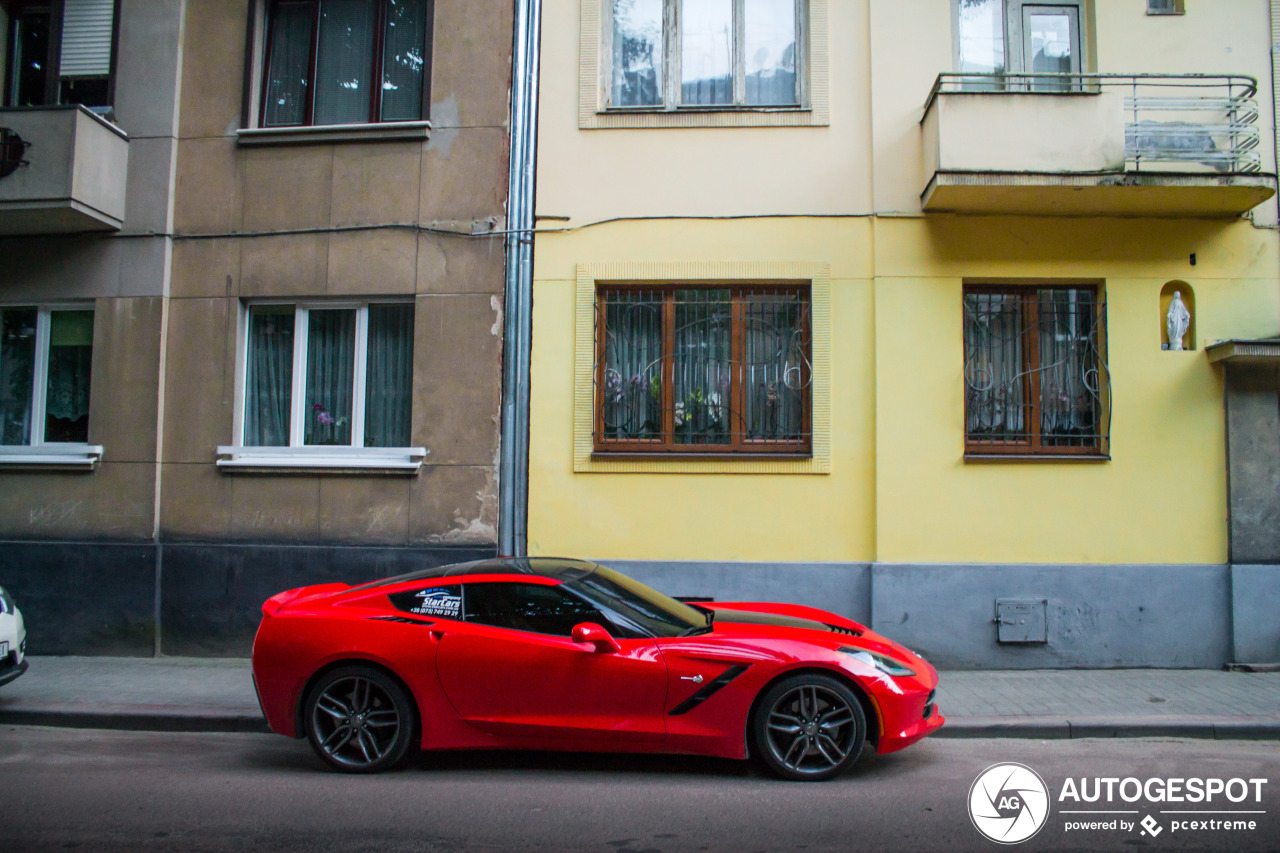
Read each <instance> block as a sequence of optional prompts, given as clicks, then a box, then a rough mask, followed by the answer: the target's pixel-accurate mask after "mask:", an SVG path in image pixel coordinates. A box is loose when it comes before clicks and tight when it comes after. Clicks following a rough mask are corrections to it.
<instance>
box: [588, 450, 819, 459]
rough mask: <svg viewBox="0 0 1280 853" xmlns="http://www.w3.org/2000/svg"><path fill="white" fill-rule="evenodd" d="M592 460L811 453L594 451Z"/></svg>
mask: <svg viewBox="0 0 1280 853" xmlns="http://www.w3.org/2000/svg"><path fill="white" fill-rule="evenodd" d="M591 458H592V459H633V460H644V459H655V460H680V459H724V460H731V459H755V460H759V459H812V458H813V454H812V453H751V452H749V451H746V452H742V453H728V452H722V453H717V452H715V451H701V452H699V451H695V450H690V451H679V450H677V451H672V452H660V451H659V452H645V451H639V450H595V451H592V453H591Z"/></svg>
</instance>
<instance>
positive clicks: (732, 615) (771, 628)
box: [698, 601, 919, 661]
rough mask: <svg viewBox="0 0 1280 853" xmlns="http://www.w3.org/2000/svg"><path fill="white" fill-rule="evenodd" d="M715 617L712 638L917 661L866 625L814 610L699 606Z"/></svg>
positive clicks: (769, 604)
mask: <svg viewBox="0 0 1280 853" xmlns="http://www.w3.org/2000/svg"><path fill="white" fill-rule="evenodd" d="M698 606H699V607H703V608H706V609H708V610H711V611H713V612H714V613H715V621H714V622H713V623H712V631H711V632H712V634H713V635H719V636H722V637H728V636H737V637H746V636H749V635H752V634H757V633H759V632H766V633H769V634H772V635H773V636H777V635H778V634H779V633H782V634H785V635H786V636H788V637H789V638H790V639H795V640H804V641H807V642H813V643H817V644H820V645H822V646H824V647H827V648H834V647H837V646H853V647H855V648H862V649H867V650H869V651H874V652H880V653H882V654H888V655H892V656H893V657H896V658H898V659H900V660H904V661H911V660H917V659H918V658H919V656H918V655H916V654H915V653H914V652H911V651H909V650H908V649H907V648H906V647H904V646H902V645H901V644H899V643H895V642H894V641H892V640H890V639H889V638H888V637H883V636H881V635H879V634H877V633H875V632H874V631H872V630H871V629H870V628H868V627H867V626H865V625H862V624H860V623H858V622H854V621H853V620H852V619H846V618H845V617H843V616H839V615H837V614H835V613H830V612H828V611H826V610H819V609H818V608H816V607H805V606H802V605H799V604H777V603H773V602H759V601H750V602H743V601H734V602H698Z"/></svg>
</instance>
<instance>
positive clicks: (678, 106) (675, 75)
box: [599, 0, 810, 113]
mask: <svg viewBox="0 0 1280 853" xmlns="http://www.w3.org/2000/svg"><path fill="white" fill-rule="evenodd" d="M599 2H600V13H601V14H600V18H601V21H602V26H601V45H600V71H601V103H602V104H604V109H605V110H606V111H607V112H611V113H635V112H677V111H679V112H723V111H733V110H791V111H796V110H805V109H809V108H810V103H809V86H810V84H809V2H810V0H795V15H796V103H793V104H747V103H744V101H745V100H746V95H747V84H746V64H745V62H744V60H743V56H742V48H741V44H742V43H743V42H744V41H745V39H746V14H745V8H746V0H732V2H733V22H734V33H733V42H734V48H735V49H734V50H732V51H731V57H732V60H733V103H731V104H682V103H680V92H681V81H682V78H681V69H680V58H681V55H682V45H681V37H682V33H681V30H680V13H681V7H682V6H683V3H684V0H663V15H662V75H663V78H662V103H661V104H645V105H639V106H621V107H615V106H613V105H612V104H611V103H610V100H611V99H612V97H613V0H599Z"/></svg>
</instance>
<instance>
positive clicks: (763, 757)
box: [751, 673, 867, 782]
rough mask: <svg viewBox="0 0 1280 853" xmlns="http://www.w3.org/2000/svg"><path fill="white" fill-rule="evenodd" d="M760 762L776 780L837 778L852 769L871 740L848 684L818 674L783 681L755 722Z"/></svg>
mask: <svg viewBox="0 0 1280 853" xmlns="http://www.w3.org/2000/svg"><path fill="white" fill-rule="evenodd" d="M751 734H752V744H753V746H754V752H755V755H756V757H757V759H758V760H759V761H760V763H761V764H763V765H764V767H765V769H766V770H768V771H769V772H770V773H773V774H774V775H775V776H780V777H781V778H783V779H791V780H794V781H799V782H822V781H825V780H827V779H833V778H835V777H836V776H839V775H840V774H841V773H843V772H844V771H846V770H848V769H849V768H850V767H852V766H853V764H854V762H856V761H857V760H858V756H859V755H861V754H862V745H863V744H864V743H865V742H866V739H867V719H866V714H865V713H864V712H863V710H862V703H861V702H859V701H858V697H857V696H856V695H854V692H853V691H852V690H851V689H849V687H847V686H846V685H845V684H843V683H842V682H840V681H838V680H837V679H834V678H831V677H830V676H826V675H819V674H817V673H801V674H799V675H793V676H791V677H790V678H784V679H783V680H782V681H779V682H778V683H777V684H775V685H773V686H772V687H770V688H769V689H768V690H766V691H765V692H764V693H763V694H762V695H761V696H760V701H759V702H757V703H756V710H755V715H754V716H753V717H752V718H751Z"/></svg>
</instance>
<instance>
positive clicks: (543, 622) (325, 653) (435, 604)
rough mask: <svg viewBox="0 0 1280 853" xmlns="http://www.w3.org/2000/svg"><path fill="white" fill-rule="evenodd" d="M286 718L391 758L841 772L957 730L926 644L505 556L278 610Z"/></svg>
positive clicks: (272, 656)
mask: <svg viewBox="0 0 1280 853" xmlns="http://www.w3.org/2000/svg"><path fill="white" fill-rule="evenodd" d="M262 613H263V619H262V623H261V625H260V626H259V627H258V634H257V637H256V638H255V639H254V645H253V679H254V685H255V687H256V688H257V691H258V698H259V700H260V701H261V703H262V709H263V713H264V714H265V715H266V718H267V722H268V723H269V724H270V726H271V729H272V731H275V732H278V733H279V734H283V735H289V736H292V737H299V738H301V737H306V738H308V739H309V740H310V741H311V745H312V747H313V748H314V749H315V751H316V753H317V754H318V755H319V756H320V757H321V758H322V759H324V760H325V761H326V762H327V763H328V764H329V765H331V766H332V767H334V768H337V769H339V770H345V771H350V772H364V773H368V772H376V771H380V770H385V769H387V768H390V767H392V766H394V765H396V764H398V763H399V762H400V761H401V760H402V759H403V758H404V757H405V756H406V755H407V754H408V753H409V751H410V750H411V749H414V748H421V749H424V750H443V749H555V750H582V751H593V752H599V751H616V752H665V753H685V754H693V755H708V756H720V757H726V758H739V759H743V758H748V757H754V758H755V759H757V760H758V761H759V762H760V763H761V764H763V765H764V766H765V767H766V768H767V769H768V770H770V771H771V772H773V773H775V774H777V775H779V776H782V777H784V778H787V779H797V780H811V781H817V780H822V779H830V778H832V777H834V776H836V775H837V774H839V773H841V772H842V771H844V770H846V769H847V768H849V767H850V766H852V765H853V763H854V762H855V761H857V759H858V756H859V754H860V753H861V752H862V749H863V747H864V745H865V744H868V743H869V744H871V745H872V746H873V747H874V749H875V750H876V751H877V752H880V753H886V752H893V751H894V750H898V749H902V748H903V747H906V746H909V745H911V744H913V743H915V742H916V741H918V740H920V739H921V738H923V737H926V736H928V735H929V734H931V733H933V732H934V731H936V730H937V729H938V728H939V727H940V726H942V724H943V722H944V719H943V717H942V715H941V714H939V713H938V709H937V706H936V705H935V703H934V691H935V688H936V687H937V684H938V675H937V673H936V672H935V671H934V668H933V667H932V666H930V665H929V664H928V662H926V661H925V660H924V659H923V658H921V657H920V656H919V655H917V654H915V653H914V652H911V651H909V650H907V649H905V648H903V647H902V646H900V645H898V644H897V643H894V642H892V641H890V640H888V639H886V638H884V637H881V636H879V635H877V634H875V633H873V632H872V631H870V630H869V629H867V628H866V627H864V626H862V625H859V624H858V623H856V622H853V621H850V620H849V619H845V618H844V617H841V616H837V615H836V614H834V613H828V612H826V611H823V610H818V609H815V608H812V607H802V606H799V605H793V604H765V603H760V602H734V603H722V602H710V601H708V602H701V601H699V602H698V603H697V604H689V603H684V602H681V601H678V600H676V599H674V598H670V597H668V596H666V595H663V594H662V593H660V592H657V591H655V590H653V589H650V588H649V587H647V586H645V585H643V584H641V583H639V582H637V581H635V580H633V579H631V578H629V577H627V576H626V575H623V574H621V573H619V572H616V571H614V570H612V569H609V568H607V567H605V566H600V565H597V564H595V563H588V562H583V561H580V560H567V559H552V558H528V559H509V558H502V559H492V560H484V561H479V562H474V563H462V564H458V565H453V566H443V567H439V568H432V569H427V570H424V571H421V572H414V573H411V574H407V575H401V576H399V577H395V578H390V579H388V580H382V581H377V582H374V583H369V584H365V585H363V586H354V587H353V586H348V585H346V584H324V585H321V586H310V587H302V588H300V589H294V590H289V591H288V592H282V593H280V594H279V595H276V596H273V597H272V598H270V599H268V600H267V601H266V603H265V604H263V606H262Z"/></svg>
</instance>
